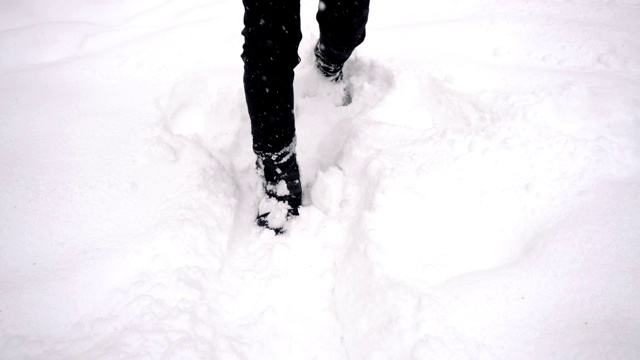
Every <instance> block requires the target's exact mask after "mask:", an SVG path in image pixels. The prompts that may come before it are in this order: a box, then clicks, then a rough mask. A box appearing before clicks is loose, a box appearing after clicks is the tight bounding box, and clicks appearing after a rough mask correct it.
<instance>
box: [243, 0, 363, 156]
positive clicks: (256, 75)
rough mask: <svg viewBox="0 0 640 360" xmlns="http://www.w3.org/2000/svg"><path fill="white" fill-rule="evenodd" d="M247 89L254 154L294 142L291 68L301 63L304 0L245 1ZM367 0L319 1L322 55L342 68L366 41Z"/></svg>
mask: <svg viewBox="0 0 640 360" xmlns="http://www.w3.org/2000/svg"><path fill="white" fill-rule="evenodd" d="M243 4H244V9H245V12H244V26H245V27H244V30H243V31H242V35H244V46H243V52H242V59H243V61H244V91H245V96H246V99H247V107H248V108H249V117H250V118H251V133H252V136H253V150H254V152H256V153H257V154H260V153H277V152H279V151H281V150H282V149H284V148H285V147H287V146H289V145H290V144H291V143H292V142H293V140H294V138H295V119H294V114H293V77H294V74H293V69H294V68H295V67H296V65H298V63H299V62H300V58H299V57H298V45H299V44H300V40H301V39H302V33H301V32H300V0H243ZM368 15H369V0H324V1H321V3H320V7H319V10H318V14H317V17H316V19H317V20H318V24H319V26H320V39H319V42H320V44H321V48H322V51H323V55H324V56H325V58H326V59H327V60H329V61H331V62H332V63H333V64H336V65H339V64H343V63H344V62H345V61H347V59H348V58H349V56H351V53H352V52H353V50H354V49H355V48H356V46H358V45H360V44H361V43H362V41H363V40H364V37H365V24H366V23H367V18H368Z"/></svg>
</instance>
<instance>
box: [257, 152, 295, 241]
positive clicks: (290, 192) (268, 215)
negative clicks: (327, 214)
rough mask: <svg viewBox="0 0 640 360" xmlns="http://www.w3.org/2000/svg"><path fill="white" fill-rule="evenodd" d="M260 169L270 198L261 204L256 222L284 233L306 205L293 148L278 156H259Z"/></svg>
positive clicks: (259, 173)
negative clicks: (290, 221) (289, 222)
mask: <svg viewBox="0 0 640 360" xmlns="http://www.w3.org/2000/svg"><path fill="white" fill-rule="evenodd" d="M256 167H257V170H258V175H260V177H261V178H262V180H263V189H264V192H265V195H266V196H265V198H264V199H262V201H261V202H260V205H259V209H258V217H257V219H256V223H257V224H258V225H259V226H262V227H265V228H268V229H271V230H274V231H275V232H276V234H280V233H282V232H283V231H284V225H285V224H286V222H287V220H289V219H290V218H291V217H293V216H297V215H298V208H300V206H301V205H302V185H301V183H300V170H299V169H298V162H297V160H296V154H295V152H294V150H293V146H290V147H288V148H286V149H284V150H282V151H281V152H278V153H275V154H259V155H258V159H257V161H256Z"/></svg>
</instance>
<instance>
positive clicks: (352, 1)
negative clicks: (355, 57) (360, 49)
mask: <svg viewBox="0 0 640 360" xmlns="http://www.w3.org/2000/svg"><path fill="white" fill-rule="evenodd" d="M368 18H369V0H321V1H320V6H319V7H318V14H317V16H316V19H317V20H318V25H319V26H320V39H319V40H318V44H317V45H316V49H315V55H316V65H317V66H318V68H319V69H320V71H322V72H323V73H324V75H325V76H327V77H332V78H335V76H341V75H342V66H343V65H344V63H345V62H346V61H347V59H348V58H349V57H350V56H351V53H353V50H354V49H355V48H356V47H357V46H358V45H360V44H361V43H362V42H363V41H364V38H365V25H366V24H367V20H368ZM336 80H340V79H339V78H337V79H336Z"/></svg>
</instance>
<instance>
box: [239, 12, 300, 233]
mask: <svg viewBox="0 0 640 360" xmlns="http://www.w3.org/2000/svg"><path fill="white" fill-rule="evenodd" d="M243 4H244V6H245V13H244V25H245V27H244V30H243V31H242V34H243V35H244V38H245V42H244V46H243V53H242V59H243V61H244V89H245V97H246V101H247V108H248V110H249V118H250V119H251V133H252V137H253V151H254V152H255V154H256V155H257V157H258V161H257V162H256V165H257V167H258V172H259V174H260V175H261V176H262V178H263V181H264V190H265V193H266V195H267V196H268V197H269V198H271V199H275V200H277V201H279V202H283V203H286V204H287V205H288V206H289V209H288V215H297V214H298V207H300V205H301V198H302V195H301V193H302V189H301V185H300V173H299V170H298V164H297V161H296V156H295V118H294V114H293V77H294V73H293V69H294V68H295V66H296V65H297V64H298V62H299V61H300V59H299V58H298V45H299V43H300V40H301V38H302V34H301V32H300V3H299V0H272V1H266V0H243ZM283 184H284V185H286V188H284V189H283V186H282V185H283ZM258 215H259V216H258V224H259V225H261V226H264V227H270V228H273V227H272V226H270V225H269V223H268V221H267V216H268V215H269V212H265V213H261V214H260V213H259V214H258ZM274 230H278V229H277V228H274Z"/></svg>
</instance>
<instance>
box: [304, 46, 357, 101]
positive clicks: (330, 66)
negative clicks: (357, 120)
mask: <svg viewBox="0 0 640 360" xmlns="http://www.w3.org/2000/svg"><path fill="white" fill-rule="evenodd" d="M323 48H324V46H323V45H322V44H321V43H320V41H318V43H317V44H316V47H315V49H314V50H313V53H314V55H315V57H316V61H315V62H316V68H317V69H318V70H319V71H320V73H321V74H322V75H324V77H326V78H327V79H329V81H331V82H334V83H336V84H343V91H344V95H343V97H342V106H347V105H349V104H351V101H352V98H351V91H350V89H349V86H348V84H344V74H343V71H342V68H343V65H344V64H334V63H332V62H331V61H329V60H328V59H327V57H326V56H325V55H324V54H323V53H322V51H323Z"/></svg>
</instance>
